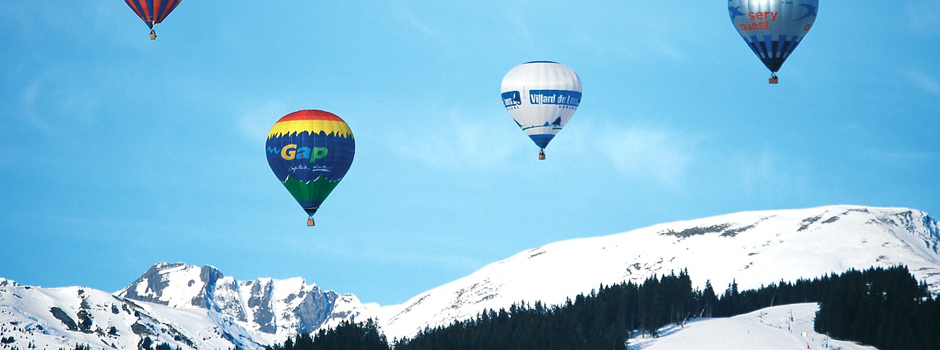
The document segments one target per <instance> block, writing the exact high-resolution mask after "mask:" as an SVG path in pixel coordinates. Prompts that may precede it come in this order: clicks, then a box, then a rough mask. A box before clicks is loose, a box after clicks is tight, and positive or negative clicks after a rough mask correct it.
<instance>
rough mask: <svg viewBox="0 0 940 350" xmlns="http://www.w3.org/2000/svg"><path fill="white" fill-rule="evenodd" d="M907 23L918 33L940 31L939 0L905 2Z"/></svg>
mask: <svg viewBox="0 0 940 350" xmlns="http://www.w3.org/2000/svg"><path fill="white" fill-rule="evenodd" d="M905 10H906V12H907V24H908V25H909V26H910V27H911V29H913V30H914V31H916V32H919V33H931V34H936V33H940V26H937V22H940V0H916V1H908V2H907V3H906V4H905Z"/></svg>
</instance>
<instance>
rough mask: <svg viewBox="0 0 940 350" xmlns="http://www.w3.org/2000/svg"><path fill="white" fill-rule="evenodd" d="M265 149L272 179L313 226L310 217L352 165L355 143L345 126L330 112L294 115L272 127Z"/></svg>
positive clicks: (344, 123) (347, 127)
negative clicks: (281, 185) (283, 189)
mask: <svg viewBox="0 0 940 350" xmlns="http://www.w3.org/2000/svg"><path fill="white" fill-rule="evenodd" d="M265 148H266V151H267V155H268V165H270V166H271V170H272V171H274V175H275V176H277V179H278V181H280V182H281V183H282V184H284V187H286V188H287V191H288V192H290V194H291V195H293V196H294V199H295V200H297V203H299V204H300V206H301V207H302V208H303V209H304V211H306V212H307V217H308V218H307V226H313V225H314V222H313V214H315V213H316V212H317V209H319V208H320V205H321V204H323V201H324V200H326V197H327V196H329V195H330V192H332V191H333V189H334V188H336V185H337V184H339V182H340V181H341V180H343V177H344V176H346V172H347V171H349V166H350V165H352V161H353V156H354V155H355V153H356V141H355V139H353V134H352V131H351V130H350V129H349V125H347V124H346V122H345V121H343V119H342V118H340V117H338V116H336V115H335V114H333V113H330V112H326V111H320V110H309V109H308V110H300V111H296V112H294V113H290V114H288V115H285V116H284V117H282V118H281V119H280V120H278V121H277V122H276V123H274V127H272V128H271V132H269V133H268V141H267V142H266V143H265Z"/></svg>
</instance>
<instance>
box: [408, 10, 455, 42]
mask: <svg viewBox="0 0 940 350" xmlns="http://www.w3.org/2000/svg"><path fill="white" fill-rule="evenodd" d="M395 4H396V5H397V7H398V14H399V16H400V17H401V19H402V20H403V21H405V22H406V23H408V24H410V25H411V26H412V27H414V28H415V29H417V30H418V31H419V32H421V33H423V34H424V35H426V36H427V37H429V38H431V39H434V40H436V41H441V42H444V41H447V38H446V37H445V36H444V35H442V34H441V33H440V32H439V31H437V30H434V29H433V28H431V27H429V26H428V25H426V24H424V22H422V21H419V20H418V17H416V16H415V14H414V12H412V11H411V9H410V8H408V6H407V5H406V4H404V3H403V2H402V1H396V2H395Z"/></svg>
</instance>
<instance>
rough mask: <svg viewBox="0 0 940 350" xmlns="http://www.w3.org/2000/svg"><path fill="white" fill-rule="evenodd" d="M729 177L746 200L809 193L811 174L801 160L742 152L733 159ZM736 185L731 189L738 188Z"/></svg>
mask: <svg viewBox="0 0 940 350" xmlns="http://www.w3.org/2000/svg"><path fill="white" fill-rule="evenodd" d="M728 161H729V162H730V164H727V165H726V167H727V171H726V172H725V175H726V176H727V177H728V178H729V179H730V180H731V181H732V182H733V183H736V184H738V185H739V186H740V187H738V189H737V190H736V191H740V192H741V194H742V195H744V196H745V197H751V198H768V199H770V198H786V197H793V196H797V195H799V194H800V193H806V192H808V188H809V187H810V183H809V178H810V176H811V175H810V174H811V171H810V169H808V167H807V165H806V164H803V163H801V162H800V161H798V160H794V159H786V158H785V157H781V155H780V154H778V153H777V152H774V151H770V150H764V151H759V152H756V153H755V152H754V151H751V150H742V151H740V152H739V153H737V154H736V155H732V156H730V157H729V159H728ZM735 187H736V186H734V185H732V187H730V188H735Z"/></svg>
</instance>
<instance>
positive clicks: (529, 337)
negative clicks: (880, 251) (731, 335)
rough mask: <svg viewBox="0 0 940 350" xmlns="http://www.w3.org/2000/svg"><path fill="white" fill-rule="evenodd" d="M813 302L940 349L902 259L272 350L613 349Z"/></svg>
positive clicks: (900, 340)
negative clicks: (689, 325)
mask: <svg viewBox="0 0 940 350" xmlns="http://www.w3.org/2000/svg"><path fill="white" fill-rule="evenodd" d="M806 302H816V303H819V304H820V309H819V311H818V312H817V315H816V321H815V325H814V327H815V330H816V331H817V332H819V333H822V334H827V335H829V336H830V337H832V338H834V339H842V340H850V341H856V342H860V343H862V344H866V345H873V346H876V347H878V348H879V349H881V350H895V349H899V350H900V349H905V350H920V349H924V350H936V349H937V348H938V344H940V332H938V331H937V330H940V296H933V295H931V294H930V293H929V292H928V290H927V286H926V285H925V284H923V283H918V282H917V281H916V279H915V278H914V277H913V276H912V275H911V274H910V272H909V271H908V269H907V267H904V266H895V267H890V268H871V269H868V270H864V271H858V270H854V269H853V270H849V271H846V272H844V273H842V274H830V275H827V276H823V277H819V278H814V279H812V280H807V279H801V280H798V281H796V282H784V281H781V282H779V283H775V284H771V285H769V286H762V287H760V288H757V289H749V290H744V291H739V290H738V287H737V283H735V282H732V283H731V284H730V285H729V286H728V287H727V288H726V289H725V290H724V291H723V292H722V293H721V294H717V293H715V291H714V289H713V288H712V286H711V283H710V282H709V283H706V286H705V288H704V289H703V290H698V289H693V287H692V281H691V278H690V277H689V275H688V273H687V271H685V270H683V271H681V272H680V273H679V274H678V275H676V274H674V273H670V274H669V275H662V276H660V277H655V276H654V277H650V278H648V279H646V280H645V281H644V282H643V283H639V284H636V283H633V282H626V283H622V284H616V285H610V286H604V285H601V286H599V287H598V288H597V289H595V290H594V291H592V292H590V293H588V294H582V295H578V296H577V297H575V298H574V299H573V300H572V299H568V300H567V301H566V302H565V303H563V304H562V305H555V306H547V305H544V304H543V303H541V302H538V301H536V302H535V303H534V304H530V303H527V302H524V301H523V302H519V303H515V304H513V305H511V306H510V307H509V308H508V309H499V310H486V311H484V312H482V313H480V314H479V315H477V316H476V317H475V318H473V319H469V320H462V321H455V322H453V323H451V324H450V325H447V326H441V327H433V328H430V327H429V328H425V329H424V330H422V331H421V332H419V333H418V334H416V335H415V336H413V337H410V338H405V339H394V340H392V341H388V340H387V339H386V338H385V336H384V335H382V333H381V331H380V329H379V328H378V326H377V325H376V324H375V322H374V321H372V320H368V321H366V322H364V323H356V322H350V321H347V322H343V323H342V324H340V325H339V326H338V327H335V328H332V329H321V330H320V331H318V332H317V333H316V334H313V335H311V334H301V335H297V336H296V337H294V338H292V339H288V340H287V341H286V342H285V343H284V344H283V345H281V344H277V345H274V346H271V347H269V348H268V349H269V350H331V349H364V350H388V349H392V348H394V349H395V350H424V349H455V350H461V349H467V350H470V349H618V350H622V349H624V348H625V347H626V343H627V340H628V339H629V338H630V336H631V333H634V334H636V332H639V333H644V334H649V335H651V336H657V335H658V334H657V332H658V330H659V329H661V328H662V327H664V326H666V325H670V324H681V323H682V322H685V321H687V320H689V319H692V318H695V317H730V316H734V315H739V314H743V313H748V312H751V311H755V310H758V309H761V308H764V307H767V306H771V305H783V304H792V303H806Z"/></svg>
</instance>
